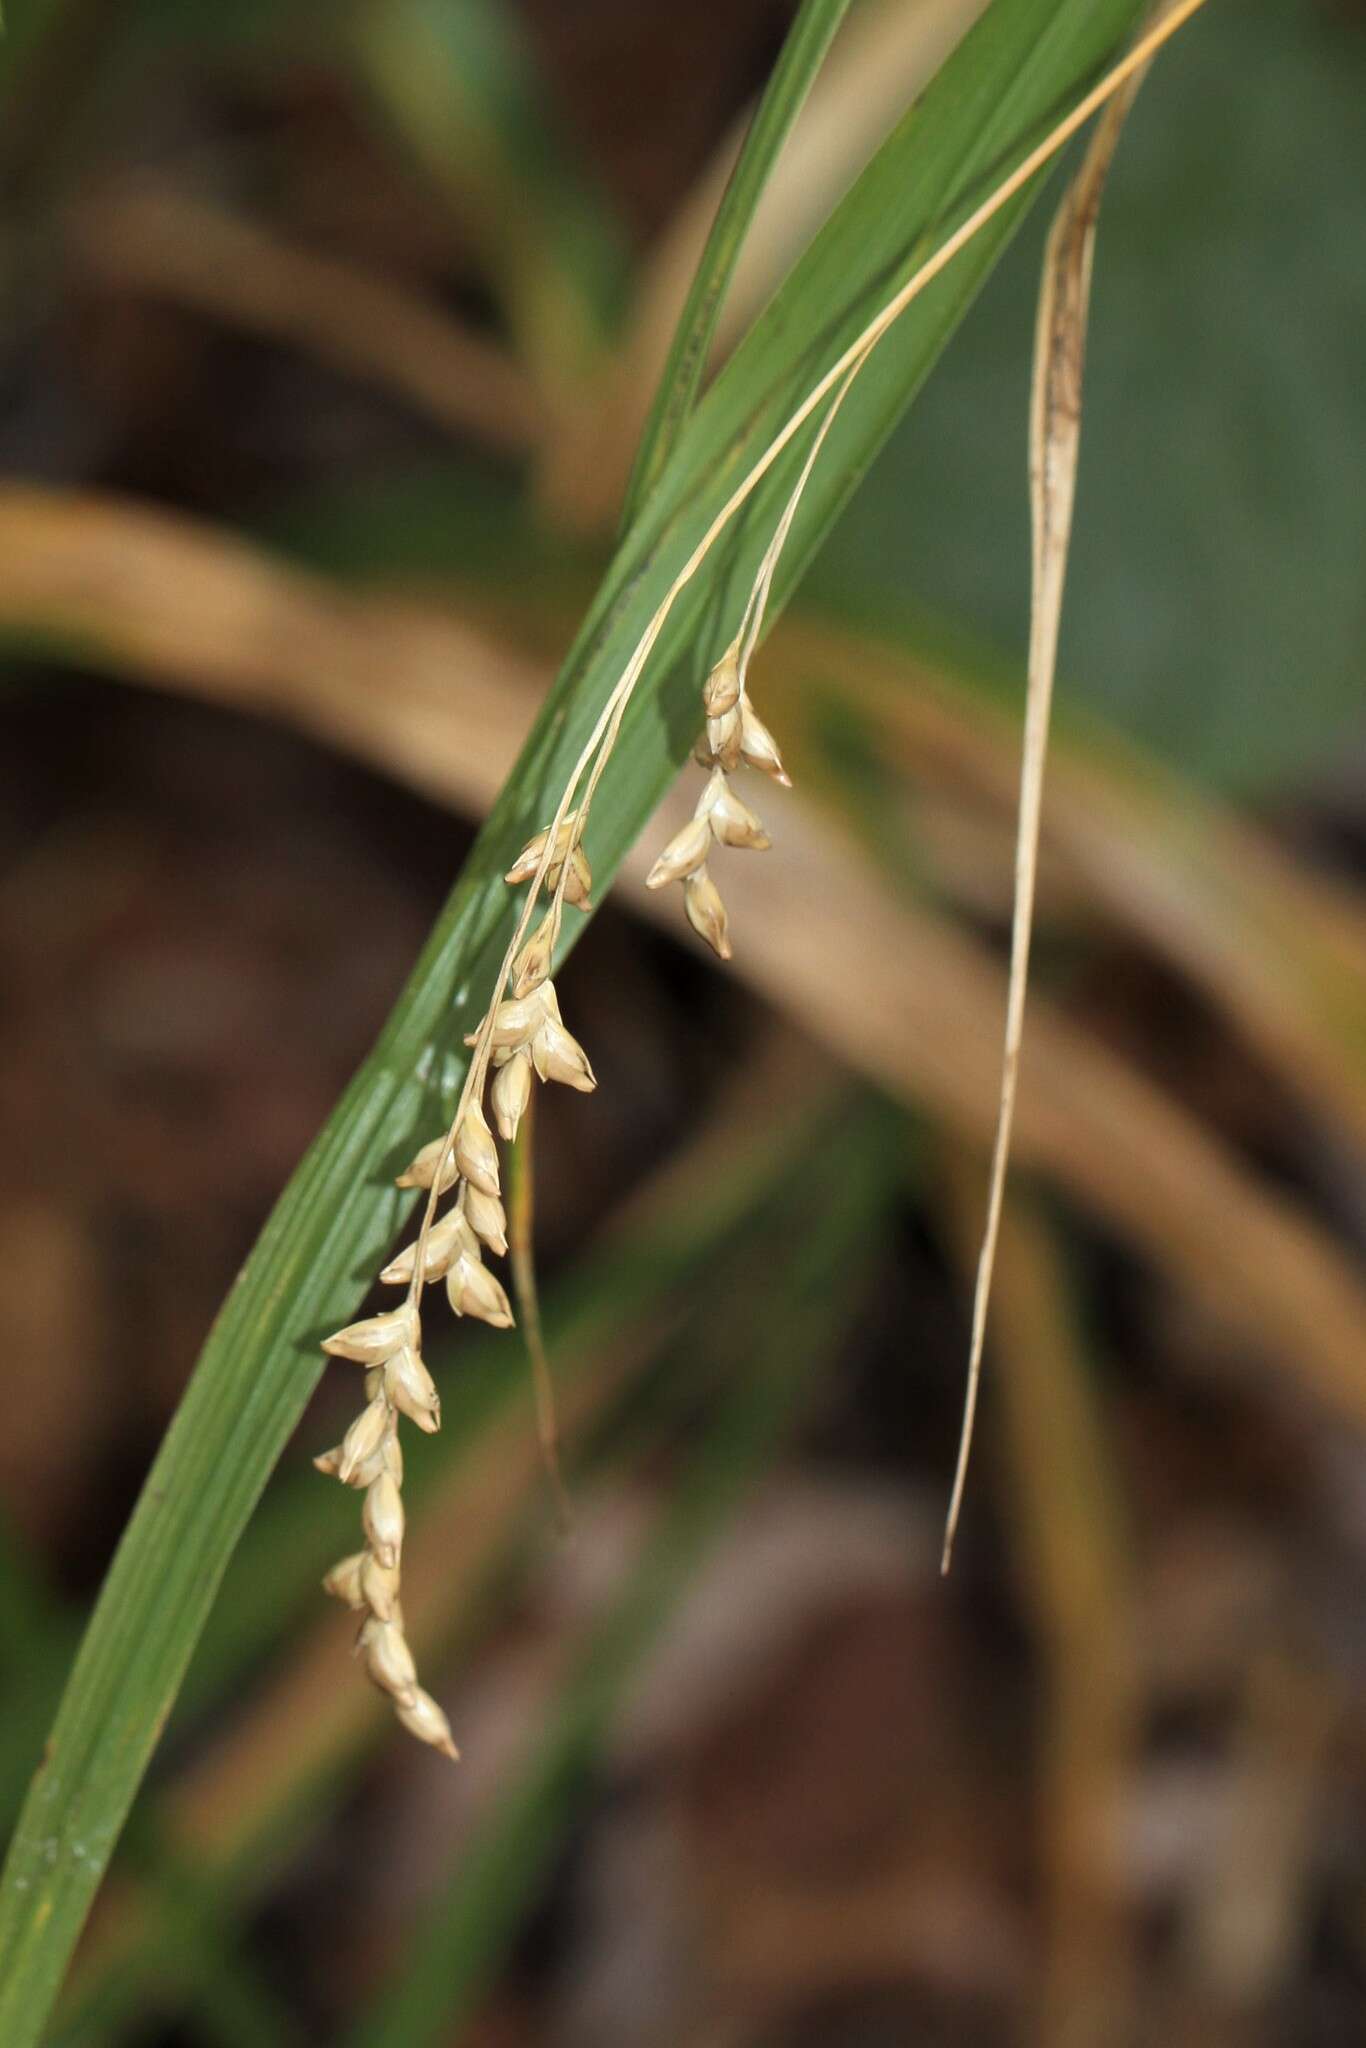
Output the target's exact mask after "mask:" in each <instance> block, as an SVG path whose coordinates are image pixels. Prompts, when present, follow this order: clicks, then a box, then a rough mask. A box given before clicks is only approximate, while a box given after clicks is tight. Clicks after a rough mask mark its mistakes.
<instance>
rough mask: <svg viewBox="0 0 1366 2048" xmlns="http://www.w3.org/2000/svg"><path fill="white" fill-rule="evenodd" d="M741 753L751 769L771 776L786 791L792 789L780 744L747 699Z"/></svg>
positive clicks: (741, 736) (742, 719)
mask: <svg viewBox="0 0 1366 2048" xmlns="http://www.w3.org/2000/svg"><path fill="white" fill-rule="evenodd" d="M740 753H741V757H742V759H744V760H745V761H747V762H748V764H749V766H750V767H751V768H758V769H759V770H760V771H761V772H762V773H763V774H765V775H771V776H772V777H773V780H774V781H775V782H778V783H781V784H782V786H783V788H784V789H791V787H792V777H791V776H790V775H789V774H788V772H787V770H786V768H784V766H783V759H782V755H781V754H780V753H779V752H778V742H777V741H776V740H775V739H774V737H773V735H772V733H771V732H770V731H769V729H768V727H767V726H766V725H765V724H764V721H763V719H762V718H760V716H759V714H758V712H757V711H756V710H755V708H754V706H753V705H752V704H751V703H750V701H749V698H748V697H746V698H745V700H744V702H743V704H742V705H741V706H740Z"/></svg>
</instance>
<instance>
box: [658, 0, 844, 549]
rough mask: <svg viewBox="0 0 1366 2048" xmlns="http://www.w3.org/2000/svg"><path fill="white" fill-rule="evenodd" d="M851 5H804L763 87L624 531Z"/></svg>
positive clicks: (807, 1) (662, 457)
mask: <svg viewBox="0 0 1366 2048" xmlns="http://www.w3.org/2000/svg"><path fill="white" fill-rule="evenodd" d="M848 11H849V0H803V6H802V9H801V12H800V13H799V14H798V16H797V19H796V20H795V21H794V22H793V24H792V28H791V31H790V32H789V34H788V37H787V40H786V41H785V42H784V44H783V48H782V55H781V56H780V57H779V59H778V62H777V63H776V64H775V66H774V67H773V75H772V77H771V78H770V79H769V81H768V84H767V86H766V87H765V88H764V95H763V98H762V99H761V100H760V102H759V106H758V109H757V111H756V113H755V116H754V119H753V121H752V122H751V123H750V127H749V132H748V134H747V135H746V137H745V140H744V145H743V147H742V148H741V151H740V155H739V157H738V158H737V160H736V164H735V169H734V170H733V171H732V173H731V175H730V179H729V182H728V183H727V185H726V189H725V193H724V195H723V197H722V200H721V204H720V206H719V207H718V208H717V210H716V219H715V220H714V221H713V222H712V227H711V233H710V234H709V235H708V237H707V245H706V248H705V249H704V250H703V251H702V260H701V262H700V263H699V264H698V266H697V274H696V276H695V277H694V278H693V281H692V284H691V286H690V287H689V290H688V296H687V298H686V300H685V301H684V305H683V311H682V313H681V314H680V316H679V321H678V327H677V330H676V332H675V334H674V338H673V343H672V346H671V347H670V349H669V355H668V360H667V362H666V363H665V365H664V374H663V376H662V377H661V378H660V383H659V390H658V391H657V392H656V394H655V400H654V404H653V405H652V406H651V408H650V414H649V418H648V419H647V420H646V422H645V431H644V433H643V434H642V435H641V438H640V447H639V449H638V450H637V452H636V459H635V463H634V465H633V467H632V470H631V479H630V482H629V483H628V484H627V486H626V503H625V505H624V506H623V508H622V515H621V525H622V530H623V532H625V531H627V530H628V529H629V528H630V525H631V522H632V520H633V519H634V518H635V515H636V513H637V511H638V510H639V508H640V502H641V500H642V499H643V498H644V497H645V495H646V494H647V492H648V491H649V489H650V487H651V485H652V484H653V483H654V482H655V481H656V479H657V478H658V476H659V473H660V471H661V470H662V469H663V467H664V464H665V463H666V462H667V461H668V459H669V456H670V455H671V454H672V453H673V450H674V446H675V444H676V442H677V440H678V437H679V435H680V434H681V433H682V431H683V428H684V426H685V425H686V423H687V420H688V416H689V414H690V413H691V412H692V409H693V404H694V401H695V400H696V397H697V392H698V388H699V386H700V385H701V382H702V376H703V372H704V371H705V369H706V366H707V351H708V349H709V348H710V346H711V338H712V335H713V334H714V333H715V332H716V322H717V317H718V315H719V314H720V311H721V302H722V300H723V299H724V297H725V295H726V287H727V285H728V284H729V283H730V280H731V277H732V275H733V274H734V270H735V265H736V263H737V261H738V260H739V255H740V250H741V248H742V247H743V245H744V240H745V236H746V235H747V234H748V233H749V229H750V224H751V222H752V221H753V219H754V215H755V211H756V209H757V207H758V204H759V201H760V200H761V199H762V197H763V194H764V187H765V186H766V185H767V183H768V179H769V173H770V172H771V170H772V169H773V166H774V164H775V163H776V162H777V160H778V153H779V151H780V150H781V149H782V146H783V144H784V143H785V142H786V140H787V138H788V135H789V134H790V132H791V129H792V124H793V122H794V121H795V120H796V118H797V116H798V114H799V113H800V112H801V110H802V106H803V104H804V102H805V100H806V96H807V94H808V93H809V92H810V90H811V87H812V85H813V84H814V83H815V79H816V73H817V72H818V71H819V70H820V68H821V65H822V64H823V62H824V61H825V53H826V51H827V50H828V49H829V48H830V44H831V41H832V40H833V38H834V34H835V31H836V29H837V28H838V27H839V25H840V23H841V21H842V20H843V19H844V17H845V15H846V14H847V13H848Z"/></svg>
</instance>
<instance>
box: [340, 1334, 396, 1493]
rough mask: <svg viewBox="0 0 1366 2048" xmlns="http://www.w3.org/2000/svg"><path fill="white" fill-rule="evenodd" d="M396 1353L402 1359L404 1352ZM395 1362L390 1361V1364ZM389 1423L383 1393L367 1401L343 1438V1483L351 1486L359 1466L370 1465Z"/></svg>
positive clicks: (341, 1476) (386, 1404) (341, 1475)
mask: <svg viewBox="0 0 1366 2048" xmlns="http://www.w3.org/2000/svg"><path fill="white" fill-rule="evenodd" d="M394 1355H395V1357H398V1358H401V1357H403V1356H404V1353H403V1352H396V1353H395V1354H394ZM409 1355H411V1354H409ZM392 1362H393V1361H392V1360H391V1361H390V1364H392ZM388 1425H389V1403H388V1402H387V1401H386V1400H385V1398H384V1396H383V1394H380V1395H379V1396H378V1397H377V1399H375V1400H373V1401H367V1402H366V1404H365V1406H364V1407H363V1408H362V1409H361V1411H360V1414H359V1415H358V1416H357V1417H356V1419H355V1421H354V1422H353V1423H352V1424H351V1427H350V1429H348V1430H347V1432H346V1435H345V1436H344V1437H343V1438H342V1454H341V1463H340V1465H339V1466H338V1467H337V1477H338V1479H340V1481H341V1483H342V1485H343V1486H349V1485H350V1484H351V1481H352V1479H353V1478H354V1476H355V1474H356V1472H357V1471H358V1470H359V1468H360V1467H361V1466H362V1465H365V1464H368V1463H369V1461H370V1459H371V1458H373V1457H374V1455H375V1453H376V1452H377V1451H378V1450H379V1447H380V1442H381V1440H382V1438H383V1436H384V1432H385V1430H386V1429H387V1427H388Z"/></svg>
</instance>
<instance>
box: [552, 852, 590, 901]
mask: <svg viewBox="0 0 1366 2048" xmlns="http://www.w3.org/2000/svg"><path fill="white" fill-rule="evenodd" d="M556 881H557V884H558V877H557V878H556ZM592 897H593V870H592V868H591V867H590V866H589V864H588V855H587V854H586V853H585V852H584V850H583V848H582V847H581V846H576V847H575V848H574V851H573V852H572V853H571V854H570V856H569V873H568V875H567V876H566V878H565V885H564V900H565V902H566V903H572V904H573V906H574V908H575V909H576V910H591V909H592V907H593V902H592Z"/></svg>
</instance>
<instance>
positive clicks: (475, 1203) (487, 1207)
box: [465, 1187, 508, 1259]
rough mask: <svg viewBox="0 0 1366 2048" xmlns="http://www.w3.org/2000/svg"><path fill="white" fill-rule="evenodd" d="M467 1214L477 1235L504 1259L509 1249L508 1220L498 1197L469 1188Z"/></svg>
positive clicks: (466, 1198)
mask: <svg viewBox="0 0 1366 2048" xmlns="http://www.w3.org/2000/svg"><path fill="white" fill-rule="evenodd" d="M465 1214H466V1216H467V1217H468V1218H469V1222H470V1227H471V1228H472V1229H473V1231H474V1232H475V1235H476V1236H477V1237H481V1238H482V1239H483V1241H484V1243H485V1244H486V1245H487V1246H488V1248H489V1250H490V1251H491V1252H496V1253H497V1255H498V1257H499V1258H500V1259H501V1258H503V1257H504V1256H505V1255H506V1253H507V1248H508V1220H507V1212H506V1210H505V1209H504V1208H503V1205H502V1203H501V1202H500V1201H499V1199H498V1197H497V1195H486V1194H484V1193H483V1192H482V1190H481V1189H479V1188H476V1187H471V1188H469V1189H468V1190H467V1191H466V1194H465Z"/></svg>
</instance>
